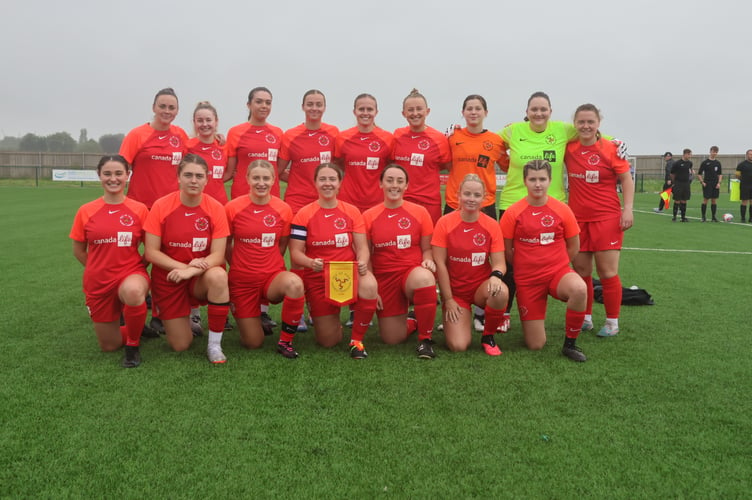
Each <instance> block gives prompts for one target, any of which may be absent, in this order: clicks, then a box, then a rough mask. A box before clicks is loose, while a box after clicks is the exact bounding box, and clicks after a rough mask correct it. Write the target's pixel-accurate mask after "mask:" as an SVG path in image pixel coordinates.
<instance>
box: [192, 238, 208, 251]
mask: <svg viewBox="0 0 752 500" xmlns="http://www.w3.org/2000/svg"><path fill="white" fill-rule="evenodd" d="M208 244H209V239H208V238H193V247H192V250H193V251H194V252H203V251H204V250H206V248H207V246H208Z"/></svg>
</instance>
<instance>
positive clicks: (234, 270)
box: [225, 160, 305, 359]
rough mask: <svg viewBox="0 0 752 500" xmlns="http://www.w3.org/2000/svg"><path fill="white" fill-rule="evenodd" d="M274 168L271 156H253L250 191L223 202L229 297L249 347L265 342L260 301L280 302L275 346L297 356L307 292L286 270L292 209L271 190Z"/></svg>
mask: <svg viewBox="0 0 752 500" xmlns="http://www.w3.org/2000/svg"><path fill="white" fill-rule="evenodd" d="M275 173H276V170H275V168H274V166H273V165H272V164H271V163H269V162H268V161H266V160H255V161H253V162H252V163H251V164H250V165H249V167H248V179H247V180H248V184H249V185H250V187H251V191H250V193H249V194H248V196H243V197H241V198H236V199H234V200H232V201H231V202H230V203H228V204H227V206H226V207H225V210H226V213H227V220H228V223H229V225H230V233H231V239H230V244H229V245H228V248H227V255H228V259H227V260H228V261H229V262H230V276H229V278H230V299H231V302H232V305H233V311H232V313H233V316H235V319H236V321H237V322H238V329H239V330H240V341H241V342H242V343H243V345H244V346H245V347H247V348H249V349H258V348H259V347H261V345H262V344H263V342H264V330H263V326H262V323H261V319H260V317H259V316H260V311H261V309H260V307H259V305H260V302H261V301H262V300H265V301H266V302H267V303H268V302H272V303H274V304H278V303H280V302H282V332H281V333H280V339H279V342H278V343H277V352H279V353H280V354H281V355H282V356H284V357H286V358H291V359H293V358H297V357H298V352H297V351H296V350H295V349H294V348H293V346H292V341H293V339H294V338H295V332H296V327H297V324H298V319H299V318H300V316H301V314H303V306H304V304H305V297H304V296H303V281H302V280H301V279H300V277H298V276H297V275H295V274H293V273H291V272H288V271H286V270H285V261H284V259H283V255H284V253H285V250H287V242H288V240H289V239H290V222H291V221H292V210H290V207H289V206H288V205H287V204H286V203H285V202H283V201H282V200H280V199H279V198H277V197H276V196H272V194H271V189H272V186H273V185H274V177H275Z"/></svg>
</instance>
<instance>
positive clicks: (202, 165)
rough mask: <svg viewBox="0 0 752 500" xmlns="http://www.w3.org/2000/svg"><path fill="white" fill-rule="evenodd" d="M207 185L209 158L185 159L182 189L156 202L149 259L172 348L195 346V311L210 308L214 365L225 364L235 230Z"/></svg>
mask: <svg viewBox="0 0 752 500" xmlns="http://www.w3.org/2000/svg"><path fill="white" fill-rule="evenodd" d="M208 182H209V167H208V165H207V164H206V162H205V161H204V159H203V158H201V157H200V156H198V155H194V154H190V155H186V157H185V158H183V160H182V161H181V162H180V165H179V166H178V183H179V186H180V189H179V190H178V191H175V192H173V193H170V194H168V195H167V196H164V197H162V198H160V199H158V200H157V201H156V202H154V206H153V207H152V209H151V211H150V212H149V216H148V217H147V219H146V223H145V224H144V230H145V231H146V244H145V252H144V256H145V257H146V260H148V261H149V262H151V263H152V269H151V278H152V294H153V296H154V303H153V307H154V309H155V311H156V313H157V315H158V316H159V317H160V318H161V319H162V321H163V322H164V326H165V333H166V335H167V342H168V343H169V344H170V347H172V349H173V350H175V351H185V350H186V349H188V348H189V347H190V346H191V343H192V341H193V333H192V332H191V325H190V320H189V315H190V312H191V308H192V307H193V306H195V305H200V304H206V303H208V305H209V307H208V315H209V340H208V343H207V348H206V355H207V357H208V358H209V361H210V362H211V363H224V362H225V361H227V358H226V357H225V355H224V353H223V352H222V345H221V343H222V333H223V331H224V327H225V323H226V322H227V314H228V312H229V311H230V291H229V288H228V286H227V271H225V246H226V243H227V236H228V235H229V234H230V230H229V227H228V225H227V217H226V216H225V211H224V207H223V206H222V204H221V203H220V202H218V201H217V200H215V199H214V198H212V197H211V196H206V195H204V194H203V191H204V188H205V187H206V184H207V183H208Z"/></svg>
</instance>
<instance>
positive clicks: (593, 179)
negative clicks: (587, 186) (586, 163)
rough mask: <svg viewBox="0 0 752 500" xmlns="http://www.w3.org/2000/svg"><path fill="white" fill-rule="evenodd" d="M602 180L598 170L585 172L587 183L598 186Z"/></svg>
mask: <svg viewBox="0 0 752 500" xmlns="http://www.w3.org/2000/svg"><path fill="white" fill-rule="evenodd" d="M599 180H600V172H599V171H597V170H586V171H585V182H589V183H592V184H596V183H597V182H598V181H599Z"/></svg>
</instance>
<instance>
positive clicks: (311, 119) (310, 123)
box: [278, 89, 339, 213]
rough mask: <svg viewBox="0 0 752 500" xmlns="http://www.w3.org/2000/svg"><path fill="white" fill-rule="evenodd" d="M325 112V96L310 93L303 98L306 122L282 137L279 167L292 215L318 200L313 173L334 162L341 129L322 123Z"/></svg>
mask: <svg viewBox="0 0 752 500" xmlns="http://www.w3.org/2000/svg"><path fill="white" fill-rule="evenodd" d="M325 111H326V97H324V94H323V93H322V92H321V91H320V90H316V89H312V90H309V91H308V92H306V93H305V94H304V95H303V112H304V113H305V122H304V123H301V124H300V125H298V126H297V127H294V128H291V129H290V130H288V131H287V132H285V135H284V136H283V137H282V147H281V149H280V150H279V163H278V166H279V171H280V178H281V179H282V180H283V181H286V182H287V189H286V190H285V203H287V204H288V205H290V208H291V209H292V211H293V213H298V210H300V209H301V208H303V207H304V206H305V205H308V204H309V203H312V202H314V201H316V199H317V198H318V196H317V194H316V187H315V186H314V184H313V171H314V170H315V169H316V167H317V166H319V165H320V164H322V163H329V162H331V161H332V155H333V153H334V142H335V139H336V138H337V135H339V129H337V127H335V126H333V125H329V124H327V123H324V122H323V121H322V119H323V117H324V112H325Z"/></svg>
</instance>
